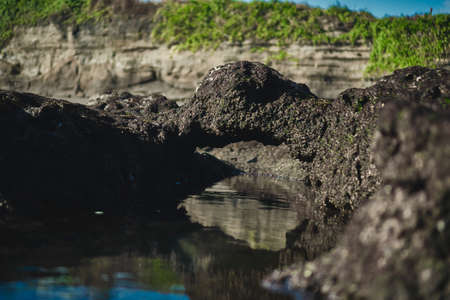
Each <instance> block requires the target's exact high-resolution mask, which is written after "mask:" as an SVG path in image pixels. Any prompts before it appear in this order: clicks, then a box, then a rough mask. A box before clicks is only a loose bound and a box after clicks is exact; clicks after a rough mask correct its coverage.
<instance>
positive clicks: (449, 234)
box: [268, 98, 450, 299]
mask: <svg viewBox="0 0 450 300" xmlns="http://www.w3.org/2000/svg"><path fill="white" fill-rule="evenodd" d="M447 99H448V98H447ZM422 100H423V99H420V98H418V99H417V101H415V102H422ZM428 100H430V99H427V100H425V101H428ZM373 153H374V154H373V156H374V160H375V162H376V165H377V167H378V168H379V170H380V171H381V175H382V178H383V186H382V188H381V189H380V190H379V191H378V192H377V193H376V194H375V195H374V197H372V198H371V199H370V201H368V202H367V203H366V204H365V205H364V206H362V207H361V208H360V210H359V211H358V213H357V214H356V215H355V217H354V218H353V220H352V222H351V224H350V225H349V227H348V228H347V230H346V232H345V234H344V236H343V239H342V240H341V241H340V243H339V244H338V247H337V248H336V249H335V250H333V251H332V252H331V253H329V254H327V255H325V256H324V257H322V258H319V259H318V260H316V261H313V262H311V263H305V264H301V265H297V266H294V267H292V268H291V269H289V270H285V271H282V272H279V273H275V274H274V275H273V278H272V280H274V279H275V280H276V282H278V283H283V284H287V286H288V287H289V288H290V289H309V290H316V291H319V292H320V293H322V294H324V295H327V296H328V297H331V298H333V299H334V298H343V299H348V298H352V299H445V298H447V297H448V295H449V294H450V284H449V278H450V272H449V270H450V263H449V253H450V246H449V243H448V241H449V240H450V226H449V222H450V206H449V203H450V202H449V199H450V113H449V111H448V109H447V108H446V107H442V106H441V105H440V104H439V102H438V103H437V104H436V103H429V102H427V103H425V104H422V103H412V102H411V101H405V102H402V101H395V102H391V103H389V104H387V105H386V107H385V109H384V110H383V113H382V115H381V117H380V120H379V129H378V130H377V133H376V138H375V144H374V147H373ZM268 282H269V281H268ZM272 283H273V281H272ZM278 283H277V284H278Z"/></svg>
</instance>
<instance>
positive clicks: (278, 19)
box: [0, 0, 450, 76]
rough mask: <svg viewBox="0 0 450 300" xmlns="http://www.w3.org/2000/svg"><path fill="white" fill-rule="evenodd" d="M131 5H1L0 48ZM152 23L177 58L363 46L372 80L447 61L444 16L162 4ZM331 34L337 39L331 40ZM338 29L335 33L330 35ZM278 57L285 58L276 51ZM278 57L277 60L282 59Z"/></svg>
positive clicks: (54, 1) (62, 1)
mask: <svg viewBox="0 0 450 300" xmlns="http://www.w3.org/2000/svg"><path fill="white" fill-rule="evenodd" d="M139 5H143V4H139V2H138V1H137V0H2V1H1V2H0V45H1V44H2V43H3V44H4V43H5V42H6V41H7V40H8V39H9V38H11V36H12V34H13V28H14V26H17V25H34V24H37V23H38V22H40V21H42V20H46V19H48V18H50V17H52V16H58V15H64V18H63V19H64V20H65V21H64V22H66V23H68V24H70V23H77V24H81V23H84V22H88V21H92V20H94V21H95V20H100V19H102V17H106V16H108V17H111V16H115V15H116V14H118V13H117V9H116V8H117V7H120V8H122V9H123V11H122V14H123V13H126V12H127V10H128V11H131V10H132V8H133V6H134V7H137V6H139ZM149 17H151V18H153V31H152V38H153V40H154V41H156V42H160V43H164V44H168V45H171V46H173V47H175V48H176V49H178V50H179V51H193V52H195V51H198V50H200V49H216V48H217V47H218V46H219V45H221V44H222V43H230V44H235V45H239V44H240V43H243V42H244V41H248V40H250V41H253V42H258V43H260V42H262V43H264V42H269V41H270V42H275V43H276V44H278V45H279V46H280V47H283V46H286V45H289V44H292V43H299V44H332V45H334V44H352V45H355V44H367V45H370V46H371V47H372V52H371V55H370V59H369V64H368V66H367V68H366V74H367V75H369V76H379V75H381V74H384V73H387V72H391V71H393V70H395V69H397V68H402V67H407V66H412V65H421V66H427V67H435V66H437V65H439V63H440V62H442V61H444V60H448V56H449V52H450V50H449V36H450V32H449V31H450V30H449V27H450V25H449V23H450V22H449V21H450V17H449V15H448V14H446V15H444V14H441V15H436V16H431V15H422V16H415V17H398V18H392V17H389V18H383V19H376V18H374V17H373V16H372V15H371V14H369V13H367V12H364V11H362V12H354V11H351V10H349V9H348V8H347V7H342V6H332V7H330V8H328V9H321V8H311V7H308V6H306V5H296V4H293V3H289V2H284V1H283V2H281V1H252V2H242V1H234V0H210V1H208V0H190V1H189V2H187V3H180V2H176V1H167V2H165V3H164V4H163V5H162V6H160V8H159V9H158V11H157V13H156V15H152V16H149ZM333 30H334V31H336V32H338V34H336V32H335V33H332V32H331V31H333ZM337 30H338V31H337ZM280 53H281V54H284V52H280ZM281 54H280V55H279V57H278V56H277V59H283V58H284V57H288V55H281Z"/></svg>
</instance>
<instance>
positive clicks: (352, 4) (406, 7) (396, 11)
mask: <svg viewBox="0 0 450 300" xmlns="http://www.w3.org/2000/svg"><path fill="white" fill-rule="evenodd" d="M140 1H142V2H147V1H151V0H140ZM154 1H158V0H154ZM244 1H251V0H244ZM288 1H292V2H298V3H307V4H308V5H309V6H319V7H322V8H328V7H329V6H331V5H335V4H336V3H337V2H338V1H336V0H288ZM339 3H340V4H341V5H345V6H347V7H348V8H350V9H351V10H362V9H363V10H366V11H368V12H370V13H372V14H373V15H374V16H376V17H379V18H381V17H384V16H386V15H389V16H401V15H404V16H411V15H415V14H418V13H419V14H423V13H425V12H429V11H430V8H433V13H434V14H438V13H441V14H444V13H445V14H448V13H450V0H340V1H339Z"/></svg>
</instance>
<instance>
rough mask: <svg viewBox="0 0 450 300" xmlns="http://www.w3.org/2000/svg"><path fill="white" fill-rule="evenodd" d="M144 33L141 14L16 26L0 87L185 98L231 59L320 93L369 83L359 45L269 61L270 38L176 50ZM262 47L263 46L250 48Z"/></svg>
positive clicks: (0, 65)
mask: <svg viewBox="0 0 450 300" xmlns="http://www.w3.org/2000/svg"><path fill="white" fill-rule="evenodd" d="M151 30H152V23H151V18H148V17H144V18H143V17H133V18H128V19H119V18H118V19H115V20H113V21H112V22H105V23H97V24H95V25H94V24H86V25H82V26H73V27H64V26H60V25H57V24H54V23H50V24H48V25H41V26H36V27H31V28H19V27H17V28H16V29H15V33H14V38H13V39H12V40H11V41H10V42H9V44H8V45H7V46H6V47H5V48H4V49H1V50H0V88H3V89H13V90H20V91H29V92H33V93H37V94H40V95H43V96H52V97H63V98H67V97H71V98H70V99H71V101H80V102H83V103H84V101H85V99H86V98H88V97H90V96H93V95H96V94H103V93H104V92H105V91H108V90H110V89H117V90H119V91H123V90H125V91H130V92H132V93H144V94H147V93H148V92H149V91H151V92H153V93H155V92H159V93H163V94H164V95H166V96H167V97H168V98H171V99H172V98H187V97H190V96H192V94H193V92H194V90H195V87H196V86H197V83H198V82H199V81H200V80H201V79H202V77H204V76H205V74H206V73H207V72H208V70H209V69H211V68H213V67H215V66H217V65H222V64H224V63H228V62H235V61H239V60H249V61H262V62H265V63H270V64H271V65H272V67H274V68H276V69H277V70H279V71H280V72H282V73H283V74H284V75H286V76H287V77H288V78H290V79H291V80H294V81H296V82H304V83H306V84H307V85H308V86H309V87H310V88H311V89H312V90H313V91H314V92H315V93H316V94H318V95H320V96H322V97H330V98H331V97H336V95H337V94H338V93H339V92H341V91H343V90H345V89H346V88H349V87H364V86H367V85H368V84H369V83H368V82H366V81H364V80H363V70H364V68H365V66H366V64H367V62H368V59H369V54H370V48H369V47H367V46H349V45H341V46H329V45H322V46H312V45H296V44H293V45H289V46H288V47H287V48H286V49H285V50H284V51H286V53H287V54H288V58H287V59H285V60H277V59H274V58H272V57H275V56H277V55H278V53H279V51H280V48H279V47H278V46H277V45H276V42H272V43H270V42H269V43H266V44H254V43H251V42H246V43H243V44H242V45H229V44H223V45H221V46H220V47H219V48H218V49H216V50H214V51H199V52H196V53H192V52H190V51H182V52H180V51H176V50H175V49H174V47H168V46H166V45H161V44H156V43H155V42H153V41H152V40H151V38H150V33H151ZM262 47H265V48H267V51H262V52H261V51H254V49H259V48H262Z"/></svg>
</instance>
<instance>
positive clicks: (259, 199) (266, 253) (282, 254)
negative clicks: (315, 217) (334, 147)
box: [0, 178, 301, 300]
mask: <svg viewBox="0 0 450 300" xmlns="http://www.w3.org/2000/svg"><path fill="white" fill-rule="evenodd" d="M249 184H252V183H251V182H250V181H249V180H248V179H246V180H244V184H243V183H242V182H240V181H239V178H238V179H236V178H235V179H233V180H226V181H223V182H220V183H218V184H216V185H215V186H212V187H211V188H208V189H207V190H205V191H204V192H203V193H202V194H200V195H193V196H190V197H188V198H187V199H185V200H184V201H183V202H182V203H181V204H180V207H183V208H184V209H185V210H186V211H187V215H188V216H189V220H187V219H186V220H183V221H179V220H177V221H170V222H169V221H165V222H161V221H159V222H149V221H148V220H147V221H145V222H134V223H133V225H127V226H119V230H116V229H112V230H111V231H112V232H113V233H109V230H108V228H106V227H105V228H101V229H100V230H96V229H94V228H92V230H91V233H90V236H89V237H86V234H87V233H86V230H82V231H81V233H80V232H78V233H77V232H76V230H75V231H74V233H73V234H72V235H70V236H69V237H67V239H66V240H65V241H64V242H61V243H60V242H58V243H56V244H55V245H53V243H49V245H47V244H46V243H45V242H44V243H42V244H40V245H36V244H32V245H31V246H30V249H29V251H25V254H24V255H22V256H21V257H20V258H12V259H3V260H2V261H1V262H2V264H3V266H2V271H0V272H1V273H0V299H11V300H38V299H39V300H43V299H46V300H56V299H58V300H59V299H68V300H72V299H75V300H78V299H80V300H81V299H92V300H119V299H121V300H122V299H123V300H125V299H152V300H158V299H166V300H169V299H171V300H172V299H173V300H182V299H183V300H184V299H214V300H219V299H233V300H234V299H235V300H238V299H258V300H259V299H290V298H289V297H288V296H286V295H281V294H275V293H272V292H269V291H267V290H264V289H262V288H261V287H260V283H261V279H262V278H263V277H264V276H266V275H267V274H268V273H270V271H272V270H273V269H275V268H279V267H282V266H284V265H286V264H290V263H292V262H293V261H294V260H295V259H299V256H301V255H298V254H296V253H295V252H293V251H291V250H289V249H285V246H286V232H288V231H290V230H292V229H294V228H295V227H296V225H297V213H296V212H295V211H294V210H293V209H292V208H291V207H290V202H289V200H288V199H287V197H286V193H279V191H278V190H276V191H270V192H269V193H268V191H267V188H266V187H264V188H261V184H255V185H254V186H251V187H249V188H248V189H247V188H242V187H243V186H247V185H249ZM263 186H264V185H263ZM262 189H264V191H262ZM97 217H98V218H106V217H107V216H106V217H105V216H92V218H97ZM112 223H114V221H113V222H112ZM115 223H117V222H115ZM88 231H89V230H88ZM64 236H66V235H64ZM43 237H44V238H52V236H51V234H50V235H49V237H48V236H45V235H43ZM57 239H60V238H57ZM89 244H90V245H89Z"/></svg>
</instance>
